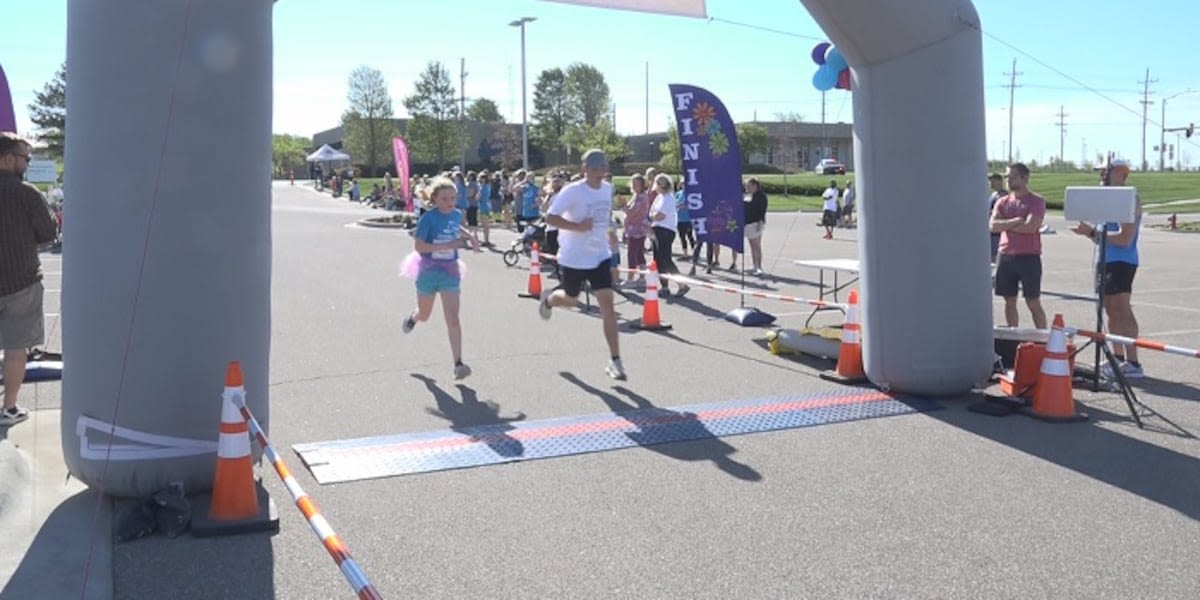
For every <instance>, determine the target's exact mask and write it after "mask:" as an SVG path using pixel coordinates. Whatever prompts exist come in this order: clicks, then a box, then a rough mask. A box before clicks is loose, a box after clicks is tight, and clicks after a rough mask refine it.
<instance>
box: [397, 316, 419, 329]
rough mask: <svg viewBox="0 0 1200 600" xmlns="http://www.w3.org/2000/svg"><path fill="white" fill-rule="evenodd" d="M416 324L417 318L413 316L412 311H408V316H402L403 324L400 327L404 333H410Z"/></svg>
mask: <svg viewBox="0 0 1200 600" xmlns="http://www.w3.org/2000/svg"><path fill="white" fill-rule="evenodd" d="M416 326H417V320H416V319H414V318H413V316H412V313H408V316H407V317H404V325H403V326H402V327H401V329H402V330H403V331H404V333H412V330H413V328H414V327H416Z"/></svg>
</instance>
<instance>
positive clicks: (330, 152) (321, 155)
mask: <svg viewBox="0 0 1200 600" xmlns="http://www.w3.org/2000/svg"><path fill="white" fill-rule="evenodd" d="M335 160H350V155H349V154H346V153H345V152H342V151H341V150H334V149H333V148H331V147H330V146H329V144H322V145H321V147H320V148H317V151H316V152H313V153H312V154H309V155H308V162H332V161H335Z"/></svg>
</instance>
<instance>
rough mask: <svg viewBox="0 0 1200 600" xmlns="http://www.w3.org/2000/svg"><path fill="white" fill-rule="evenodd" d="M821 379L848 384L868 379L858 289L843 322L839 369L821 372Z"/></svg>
mask: <svg viewBox="0 0 1200 600" xmlns="http://www.w3.org/2000/svg"><path fill="white" fill-rule="evenodd" d="M821 379H824V380H827V381H835V382H837V383H843V384H848V385H852V384H858V383H863V382H865V381H867V373H866V371H865V370H864V369H863V358H862V327H861V326H860V325H859V314H858V290H851V292H850V303H849V306H847V307H846V321H845V323H843V324H842V347H841V348H840V349H839V350H838V361H837V370H835V371H825V372H823V373H821Z"/></svg>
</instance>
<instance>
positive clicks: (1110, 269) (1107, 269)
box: [1104, 262, 1137, 294]
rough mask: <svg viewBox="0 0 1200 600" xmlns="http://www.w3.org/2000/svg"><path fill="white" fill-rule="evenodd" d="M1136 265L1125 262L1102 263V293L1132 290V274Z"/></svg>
mask: <svg viewBox="0 0 1200 600" xmlns="http://www.w3.org/2000/svg"><path fill="white" fill-rule="evenodd" d="M1135 274H1137V265H1134V264H1130V263H1127V262H1110V263H1107V264H1105V265H1104V293H1105V294H1129V293H1132V292H1133V276H1134V275H1135Z"/></svg>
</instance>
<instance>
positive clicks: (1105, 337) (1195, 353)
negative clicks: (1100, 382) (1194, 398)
mask: <svg viewBox="0 0 1200 600" xmlns="http://www.w3.org/2000/svg"><path fill="white" fill-rule="evenodd" d="M1066 332H1067V334H1068V335H1081V336H1083V337H1085V338H1091V339H1093V340H1096V341H1097V342H1111V343H1113V344H1121V345H1123V346H1137V347H1138V348H1145V349H1147V350H1158V351H1159V352H1166V353H1167V354H1174V355H1177V356H1187V357H1189V358H1200V350H1193V349H1192V348H1180V347H1179V346H1171V345H1169V344H1164V343H1162V342H1156V341H1153V340H1143V339H1137V338H1131V337H1124V336H1120V335H1113V334H1111V333H1097V332H1095V331H1087V330H1086V329H1075V328H1074V327H1068V328H1066Z"/></svg>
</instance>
